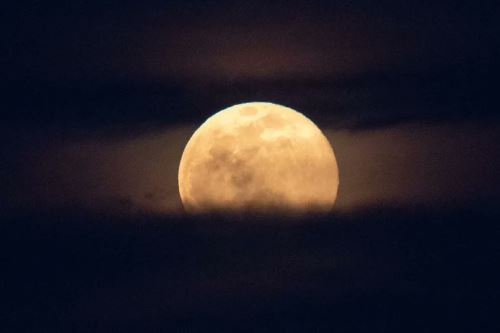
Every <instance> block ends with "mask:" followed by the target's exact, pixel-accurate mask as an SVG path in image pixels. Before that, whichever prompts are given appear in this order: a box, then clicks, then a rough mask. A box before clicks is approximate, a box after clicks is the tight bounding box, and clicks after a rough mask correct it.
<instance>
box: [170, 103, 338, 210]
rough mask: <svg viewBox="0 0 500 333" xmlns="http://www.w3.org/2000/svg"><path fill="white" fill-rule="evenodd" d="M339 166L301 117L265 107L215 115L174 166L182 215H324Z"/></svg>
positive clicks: (278, 107) (320, 136)
mask: <svg viewBox="0 0 500 333" xmlns="http://www.w3.org/2000/svg"><path fill="white" fill-rule="evenodd" d="M338 185H339V176H338V167H337V161H336V159H335V155H334V153H333V149H332V147H331V146H330V144H329V142H328V140H327V138H326V137H325V136H324V135H323V133H322V132H321V130H320V129H319V128H318V127H317V126H316V125H315V124H314V123H313V122H312V121H311V120H309V119H308V118H307V117H305V116H304V115H303V114H301V113H299V112H297V111H295V110H293V109H290V108H288V107H285V106H282V105H278V104H273V103H263V102H253V103H244V104H238V105H234V106H231V107H229V108H227V109H224V110H222V111H220V112H217V113H216V114H214V115H213V116H211V117H210V118H208V119H207V120H206V121H205V123H203V124H202V125H201V126H200V127H199V128H198V129H197V130H196V131H195V132H194V134H193V136H192V137H191V139H190V140H189V142H188V143H187V145H186V147H185V149H184V152H183V154H182V158H181V162H180V166H179V192H180V197H181V200H182V204H183V206H184V208H185V210H186V211H187V212H190V213H207V212H214V211H215V212H221V211H222V212H242V211H259V212H264V213H266V212H280V213H290V212H293V213H296V212H328V211H329V210H331V208H332V207H333V204H334V203H335V199H336V198H337V189H338Z"/></svg>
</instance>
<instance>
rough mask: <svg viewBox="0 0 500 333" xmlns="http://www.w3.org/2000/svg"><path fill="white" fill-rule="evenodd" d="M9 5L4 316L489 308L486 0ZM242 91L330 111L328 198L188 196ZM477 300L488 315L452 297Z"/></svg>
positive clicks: (498, 27) (169, 316) (448, 319)
mask: <svg viewBox="0 0 500 333" xmlns="http://www.w3.org/2000/svg"><path fill="white" fill-rule="evenodd" d="M0 17H1V21H2V23H1V24H2V29H0V31H1V32H0V36H2V38H1V45H2V47H1V49H2V52H0V71H1V75H0V85H1V86H0V88H1V91H2V98H1V99H0V100H1V101H0V112H1V119H0V152H1V153H2V154H1V156H2V157H1V158H0V195H1V197H2V201H1V203H0V216H2V218H1V227H0V230H2V237H5V240H3V241H2V244H4V245H5V246H7V247H6V251H4V253H8V254H9V255H8V256H9V258H8V259H7V260H5V261H4V262H5V263H6V264H5V265H4V268H5V272H8V276H9V278H8V283H7V284H4V285H5V286H7V290H9V291H10V292H9V295H8V297H7V300H8V301H7V305H8V307H9V311H7V312H6V313H7V319H8V320H7V321H6V322H7V323H10V324H14V326H18V327H20V326H23V325H24V324H26V325H27V326H28V327H29V331H31V332H35V331H37V330H38V329H40V330H41V331H44V328H47V329H48V328H49V327H57V328H64V329H63V331H70V329H69V326H68V325H71V327H73V325H75V326H80V327H86V328H87V330H86V331H103V332H111V331H113V332H115V331H116V332H118V331H142V332H144V331H149V330H155V329H156V330H161V329H167V328H170V329H172V330H173V331H177V330H180V329H190V328H192V329H195V330H196V329H198V330H201V331H205V332H207V331H212V330H215V327H217V328H221V327H222V328H225V329H228V330H229V331H232V332H234V331H235V330H234V329H230V328H228V327H230V326H231V325H232V324H235V323H237V322H243V323H246V324H245V325H246V326H245V327H246V329H245V330H243V331H248V332H253V331H259V332H262V331H269V332H271V331H273V332H274V331H282V330H285V331H297V332H307V331H313V330H314V329H315V328H317V329H322V328H324V329H326V331H329V329H330V328H335V327H336V328H338V329H339V330H340V331H346V330H363V329H365V330H369V329H373V330H375V331H386V330H390V329H396V330H400V331H409V330H408V329H404V327H407V326H406V325H409V327H412V325H411V324H412V323H416V322H418V323H419V324H418V325H417V324H416V325H415V326H413V327H414V329H417V330H419V331H422V330H427V329H429V328H436V327H440V326H439V325H437V323H439V324H441V325H442V327H453V324H452V323H455V325H457V327H458V326H462V324H463V325H470V326H467V327H471V328H474V329H475V328H477V327H482V328H486V327H489V326H491V324H492V323H493V322H494V320H490V319H491V318H490V316H489V314H490V313H489V312H488V311H490V310H488V309H490V308H491V305H492V304H494V301H493V300H494V299H495V297H500V294H499V290H500V289H499V288H498V285H497V283H496V282H495V283H494V282H493V280H494V279H495V277H498V272H497V269H496V268H493V266H497V264H493V263H494V262H495V260H496V259H498V254H499V253H500V252H499V248H498V245H496V243H497V242H496V240H497V239H498V236H499V235H500V232H499V228H498V227H497V225H496V223H495V221H496V219H497V217H498V216H499V211H498V207H497V206H498V202H499V200H500V174H499V170H500V154H499V153H498V152H499V151H500V117H499V116H500V99H499V97H498V96H499V95H498V89H499V84H498V81H499V77H500V38H499V36H500V20H499V19H498V18H499V17H500V5H499V4H498V3H497V2H496V1H451V0H450V1H448V0H441V1H439V0H438V1H393V0H379V1H369V0H360V1H305V0H292V1H261V0H254V1H246V2H233V1H213V2H212V1H189V0H186V1H159V0H158V1H155V0H151V1H128V0H125V1H94V0H90V1H80V0H76V1H60V2H59V1H49V2H42V1H16V2H14V1H12V2H10V3H8V4H5V5H3V9H2V14H1V15H0ZM250 101H266V102H273V103H278V104H282V105H285V106H288V107H291V108H294V109H296V110H298V111H300V112H302V113H304V114H305V115H306V116H308V117H309V118H310V119H311V120H313V121H314V122H315V123H316V124H317V125H318V126H319V127H320V128H321V129H322V130H323V132H324V134H325V135H326V136H327V138H328V139H329V141H330V143H331V144H332V146H333V149H334V150H335V153H336V157H337V161H338V164H339V173H340V188H339V195H338V200H337V203H336V205H335V207H334V209H333V212H332V213H331V214H329V215H327V216H319V217H318V216H305V217H301V218H300V219H299V218H298V219H299V220H300V221H297V220H296V219H294V220H293V221H289V220H287V219H286V218H284V217H283V218H277V219H276V218H272V219H271V221H270V220H268V217H266V216H238V217H228V216H204V217H199V218H193V217H189V216H186V215H185V213H184V211H183V208H182V204H181V202H180V199H179V194H178V188H177V171H178V166H179V161H180V157H181V154H182V151H183V149H184V146H185V144H186V143H187V140H188V139H189V137H190V136H191V135H192V133H193V131H194V130H195V129H196V128H197V127H198V126H199V125H200V124H201V123H203V121H204V120H205V119H206V118H207V117H208V116H210V115H212V114H213V113H215V112H217V111H219V110H221V109H223V108H226V107H228V106H231V105H234V104H237V103H243V102H250ZM261 222H262V223H261ZM471 272H474V273H471ZM485 276H488V278H486V279H484V277H485ZM465 280H467V281H469V282H464V281H465ZM62 281H65V282H62ZM497 281H498V280H497ZM9 283H10V285H9ZM445 285H447V287H444V286H445ZM2 288H3V287H2ZM200 299H202V300H204V301H200ZM472 303H474V304H476V305H477V308H478V309H481V311H482V313H483V314H482V316H480V317H478V318H476V317H473V316H472V314H473V312H472V311H470V309H465V308H463V307H461V306H459V305H460V304H472ZM423 307H426V310H425V311H424V310H422V308H423ZM271 309H272V310H271ZM329 309H330V310H329ZM398 309H403V310H401V311H402V312H401V313H400V316H399V317H398V318H399V319H397V320H396V319H394V318H393V317H392V316H391V315H390V314H391V313H397V312H398ZM439 309H444V310H442V313H440V314H437V312H439V311H440V310H439ZM421 311H424V312H423V314H422V316H421V320H420V321H415V320H414V318H413V316H412V315H413V314H414V313H421ZM478 311H479V310H478ZM227 313H229V314H227ZM330 313H340V315H339V317H338V318H337V317H335V316H333V317H332V315H331V314H330ZM299 314H303V316H300V315H299ZM358 316H359V317H362V318H365V319H366V320H365V321H363V320H360V321H358V320H356V318H357V317H358ZM467 316H471V317H470V318H468V317H467ZM228 317H230V318H231V320H229V321H226V319H227V318H228ZM196 318H197V319H196ZM341 318H343V319H342V320H341ZM459 318H461V320H462V322H460V323H461V324H460V325H458V323H457V321H458V319H459ZM51 319H57V320H54V321H53V320H51ZM49 322H50V323H49ZM54 322H57V324H54ZM363 322H364V323H365V324H366V325H365V324H363ZM221 323H223V325H222V326H219V324H221ZM52 324H54V325H56V326H52ZM60 325H62V326H60ZM228 325H229V326H228ZM222 328H221V329H222ZM240 328H241V327H240ZM7 331H9V330H7ZM7 331H6V332H7ZM84 331H85V330H84ZM218 331H220V330H218Z"/></svg>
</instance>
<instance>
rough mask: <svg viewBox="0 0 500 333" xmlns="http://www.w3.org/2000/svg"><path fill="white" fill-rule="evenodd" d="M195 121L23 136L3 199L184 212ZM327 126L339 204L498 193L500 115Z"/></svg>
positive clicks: (489, 197) (33, 204) (23, 204)
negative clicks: (136, 130)
mask: <svg viewBox="0 0 500 333" xmlns="http://www.w3.org/2000/svg"><path fill="white" fill-rule="evenodd" d="M194 129H195V128H194V127H193V126H181V127H169V128H164V129H163V130H161V131H154V132H150V133H144V134H142V135H137V136H124V137H87V138H79V139H74V140H70V141H64V140H58V139H56V138H54V137H52V138H48V137H45V138H44V139H43V138H41V137H32V138H31V139H27V138H26V137H25V139H24V140H25V143H24V145H22V146H17V147H16V149H15V150H16V154H15V155H14V154H13V155H12V156H11V160H10V161H4V162H3V164H4V166H3V170H4V171H6V172H7V173H4V174H8V176H9V179H4V180H3V185H4V186H2V189H0V190H1V191H2V195H3V197H5V198H8V199H7V201H6V202H4V206H5V207H7V208H8V210H9V211H10V212H19V211H26V210H30V209H35V210H54V209H72V208H74V207H77V208H78V209H85V210H89V211H95V212H108V213H113V214H125V215H126V214H136V213H144V212H147V213H153V214H163V213H168V214H171V213H172V214H175V213H181V212H182V205H181V203H180V199H179V194H178V187H177V172H178V165H179V161H180V157H181V155H182V151H183V149H184V146H185V144H186V143H187V141H188V139H189V137H190V136H191V134H192V133H193V131H194ZM323 130H324V132H325V134H326V135H327V137H328V139H329V140H330V142H331V143H332V145H333V147H334V150H335V153H336V156H337V161H338V164H339V172H340V187H339V195H338V201H337V204H336V207H335V209H336V210H338V211H349V210H355V209H356V208H357V207H365V206H370V205H380V204H382V205H386V206H387V205H389V206H397V205H408V204H410V205H411V204H429V205H438V206H439V205H458V204H462V203H468V202H472V201H481V200H483V201H488V202H493V201H495V200H498V199H499V198H500V190H499V189H500V184H499V178H498V169H499V168H500V158H499V157H498V153H497V145H498V142H500V134H499V133H500V123H499V122H498V121H489V122H488V121H474V122H473V121H470V122H456V123H450V124H418V123H407V124H400V125H395V126H390V127H384V128H378V129H371V130H356V131H350V130H336V129H329V128H323ZM9 170H10V173H9ZM7 185H8V186H7Z"/></svg>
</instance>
